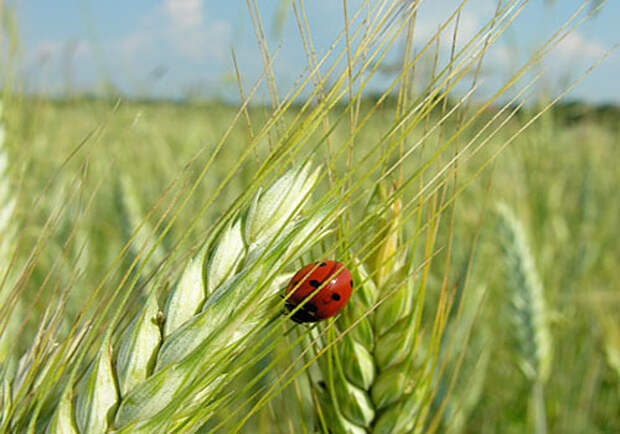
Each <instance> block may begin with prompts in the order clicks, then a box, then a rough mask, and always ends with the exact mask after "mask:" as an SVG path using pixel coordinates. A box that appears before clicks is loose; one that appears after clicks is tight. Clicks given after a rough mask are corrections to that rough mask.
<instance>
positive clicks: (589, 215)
mask: <svg viewBox="0 0 620 434" xmlns="http://www.w3.org/2000/svg"><path fill="white" fill-rule="evenodd" d="M18 107H19V111H11V112H9V113H10V114H8V116H7V131H8V132H9V137H10V141H11V142H12V143H13V145H17V144H19V146H12V147H11V148H10V149H11V150H12V152H13V153H14V155H12V158H14V161H20V162H22V163H21V165H19V166H18V169H19V170H18V174H16V175H17V176H16V179H18V183H19V193H20V196H21V200H20V204H21V206H20V208H19V210H18V214H17V218H18V219H19V220H21V221H24V222H27V223H25V224H24V226H23V227H24V230H23V231H22V232H21V233H20V240H21V241H20V243H21V244H22V246H23V249H20V251H22V252H23V253H24V254H26V253H28V252H29V251H30V249H29V246H32V245H34V244H35V242H36V239H37V237H38V236H39V235H40V229H41V228H42V227H43V225H45V224H46V222H47V219H48V217H49V216H50V215H53V214H54V212H55V211H56V210H58V209H59V206H60V204H63V205H65V206H66V209H64V211H63V212H64V213H67V214H66V215H65V216H64V217H63V218H62V219H60V220H59V222H58V223H57V225H58V226H59V227H58V229H57V230H56V231H54V233H53V235H52V239H51V240H50V241H49V242H47V243H46V245H45V247H44V249H43V251H42V253H41V257H40V259H39V261H38V263H37V266H36V270H35V272H34V277H33V279H32V280H31V282H30V283H29V286H28V290H27V291H28V292H27V294H28V295H27V296H28V297H29V298H30V297H32V302H31V304H30V305H29V310H30V312H31V316H30V318H29V321H30V323H31V324H30V327H29V328H30V329H32V328H34V326H35V324H36V322H37V320H38V318H39V316H38V315H37V312H42V311H43V310H44V308H45V307H46V303H47V301H46V291H42V293H41V291H39V289H40V288H41V287H43V286H44V285H45V281H46V279H49V276H48V274H47V273H48V272H49V270H50V269H51V268H53V267H59V271H58V272H59V273H61V274H62V273H63V267H67V269H66V270H65V271H64V272H65V273H66V275H67V276H71V275H72V274H73V271H74V267H75V265H76V264H78V265H81V266H83V267H84V269H83V270H81V273H80V274H79V277H77V279H78V282H77V285H78V286H79V287H82V288H84V290H80V291H73V292H72V293H71V295H70V297H71V299H70V305H71V304H73V307H72V309H70V310H71V311H73V312H74V313H77V312H78V311H79V309H80V306H81V303H82V301H83V297H84V296H85V295H86V294H87V292H88V288H93V287H95V286H96V285H97V284H98V281H99V279H100V278H101V276H102V275H103V274H104V272H105V270H106V268H107V267H109V266H110V264H111V263H112V261H113V259H114V257H115V255H116V254H117V253H118V252H119V251H120V250H121V248H122V247H123V245H124V244H125V242H126V241H127V240H128V239H129V237H130V235H131V232H132V230H133V227H132V226H131V225H132V222H131V221H130V219H129V217H128V215H127V213H128V212H127V206H126V204H124V202H123V200H122V199H120V197H121V196H122V195H120V194H119V191H122V189H123V188H124V187H123V183H125V184H128V185H131V186H132V187H131V188H133V189H134V190H135V193H134V195H135V196H134V199H135V200H136V201H137V206H138V207H139V208H138V209H139V210H140V211H139V212H142V213H145V212H146V211H147V210H149V209H151V207H152V206H153V205H154V204H155V203H156V201H157V199H158V197H159V195H160V194H161V192H162V191H165V189H166V188H167V187H168V185H169V184H170V183H172V182H174V181H175V179H177V178H178V177H179V174H180V173H183V168H184V166H185V165H186V164H187V162H188V161H192V159H193V158H195V159H196V160H195V161H197V162H200V161H202V160H204V159H206V158H208V156H209V149H211V148H212V147H213V146H214V144H215V143H216V141H217V138H218V137H220V136H221V135H222V134H223V133H224V131H225V129H226V128H227V126H228V125H230V122H231V119H232V118H233V116H234V113H235V108H234V107H230V106H227V105H224V104H221V103H204V104H194V105H191V104H189V105H185V104H175V103H166V102H150V103H138V102H131V101H123V102H120V103H118V104H117V103H115V102H114V101H100V100H73V101H66V102H55V101H49V100H23V101H21V102H20V103H19V105H18ZM393 110H394V107H393V106H390V104H389V103H386V104H385V105H384V106H383V107H382V108H381V109H380V111H379V113H377V114H376V115H375V117H374V118H373V120H372V122H371V123H370V124H369V125H368V126H367V130H366V131H367V132H368V133H367V134H364V135H362V136H360V137H361V140H360V142H359V143H358V145H357V146H360V147H363V146H371V145H372V144H373V142H374V140H375V139H376V137H377V136H378V135H379V133H380V132H381V130H382V127H381V125H382V123H384V122H385V119H391V118H392V117H393ZM489 111H490V112H493V109H490V110H489ZM251 112H252V116H251V117H252V119H253V120H255V122H257V123H258V122H259V119H261V116H263V108H262V107H260V106H258V107H253V108H252V110H251ZM293 114H294V111H293V112H292V113H290V116H293ZM336 116H337V113H334V117H336ZM528 116H529V113H528V110H523V111H522V113H520V114H519V115H518V116H517V117H516V118H515V119H514V120H511V121H510V123H509V125H508V126H507V127H506V128H504V130H503V131H502V133H501V136H498V137H497V138H496V140H495V139H494V142H493V143H490V144H489V145H488V146H486V147H485V148H484V150H483V151H482V153H481V155H479V156H476V157H474V158H480V159H481V161H484V160H485V159H486V158H488V156H489V155H490V153H492V152H494V151H495V150H496V148H497V146H499V145H500V144H502V143H503V142H504V140H505V138H506V137H509V136H510V135H512V134H513V133H514V131H516V129H517V128H519V127H520V126H521V124H522V122H523V121H522V120H524V119H527V118H528ZM102 120H103V122H102ZM480 122H481V124H482V122H483V121H482V120H480ZM102 124H103V125H102ZM619 125H620V116H619V111H618V109H616V108H613V107H612V108H606V109H605V108H600V107H592V106H586V105H583V104H568V105H560V106H557V107H556V108H555V109H553V110H551V111H549V112H547V113H546V114H545V115H544V117H543V118H542V119H541V120H540V121H539V122H538V123H536V124H535V125H534V126H533V127H532V128H530V129H529V130H527V131H526V132H524V133H523V134H521V135H520V136H519V137H518V138H517V139H516V141H515V142H514V144H512V145H511V146H509V147H508V148H507V149H505V150H504V151H502V153H501V155H500V156H499V157H498V158H497V160H495V162H494V163H492V165H491V166H490V168H489V169H488V170H486V171H485V172H483V173H482V175H481V176H480V177H478V179H476V180H475V181H474V182H473V184H471V185H470V186H469V187H468V188H467V189H466V190H465V191H464V193H463V194H462V196H461V197H460V198H459V199H458V201H457V207H456V209H457V217H456V229H455V231H454V234H455V235H454V237H455V241H454V243H455V244H454V255H455V257H456V258H457V259H456V260H455V262H456V264H457V266H456V267H455V268H456V269H457V271H458V267H459V265H458V264H461V266H462V265H463V264H465V262H466V260H467V258H468V255H469V253H470V252H469V249H470V246H471V243H472V238H473V237H474V236H475V234H476V233H477V232H478V230H480V241H479V245H478V248H477V249H478V250H477V252H476V253H475V259H474V262H473V268H472V275H471V277H470V279H469V283H468V284H469V285H470V287H471V288H473V290H474V291H481V290H483V289H485V290H486V296H485V297H486V298H485V300H486V302H485V304H484V306H483V308H482V311H481V313H480V317H479V318H478V320H477V321H476V324H475V326H474V331H473V333H474V336H478V333H479V334H480V336H482V337H481V338H480V339H483V342H484V344H483V345H482V348H484V352H481V353H480V354H483V355H484V358H483V359H478V358H476V357H473V358H472V360H471V361H469V363H472V364H473V366H467V365H465V366H464V367H463V370H464V374H463V376H464V380H462V381H463V383H462V384H461V387H462V390H458V386H457V390H456V391H455V392H454V393H460V394H467V392H468V390H477V389H478V388H480V390H479V391H478V392H476V393H478V394H479V395H478V396H477V399H476V400H475V403H474V404H473V405H472V406H471V408H468V409H467V411H468V413H469V414H468V415H467V421H466V422H463V423H464V428H465V431H466V432H487V431H488V432H524V431H527V426H528V422H527V405H528V404H527V402H528V401H527V396H528V388H527V382H526V381H525V379H524V377H523V375H522V373H521V372H520V371H519V369H518V367H517V366H516V365H515V363H514V362H513V360H512V359H513V351H512V349H511V348H512V347H511V343H510V339H509V337H508V335H509V332H510V328H511V324H510V322H509V321H508V320H507V315H506V314H505V312H504V309H503V306H504V304H505V302H506V297H507V295H506V289H505V284H504V280H505V279H504V275H503V272H502V266H501V263H500V260H499V258H500V257H499V247H498V239H497V231H496V223H495V215H494V212H493V206H494V204H495V203H497V202H504V203H507V204H509V205H510V206H512V207H513V208H514V209H515V211H516V212H517V213H518V215H519V216H520V218H521V219H522V220H523V221H524V222H525V225H526V227H527V237H528V240H529V242H530V243H531V248H532V253H533V256H534V258H535V261H536V265H537V267H538V270H539V274H540V276H541V279H542V282H543V285H544V288H545V297H546V299H547V303H548V307H549V309H550V312H551V330H552V334H553V354H554V357H553V368H552V371H553V374H552V375H551V377H550V379H549V385H548V391H547V399H548V401H547V408H548V414H549V423H550V428H551V430H552V432H609V433H611V432H615V431H616V430H617V429H618V428H619V427H620V413H619V412H618V409H619V407H618V405H619V404H620V397H619V393H620V389H619V388H620V383H619V378H618V375H619V371H618V368H619V366H618V351H620V329H619V323H618V306H619V304H620V287H619V284H620V278H619V274H618V273H619V270H618V264H619V263H620V247H619V244H618V227H620V196H619V195H618V193H617V188H618V185H619V183H620V171H618V170H617V162H618V161H620V154H619V152H620V149H619V148H618V143H619V140H620V128H619ZM452 127H453V125H450V124H448V125H447V126H446V131H449V130H450V128H452ZM473 130H474V131H475V130H476V129H475V128H474V129H473ZM446 131H444V134H447V133H446ZM373 132H374V134H373ZM247 134H248V130H247V127H245V126H243V125H240V126H239V127H238V128H235V130H234V131H233V133H232V136H231V139H230V140H229V143H228V144H227V145H226V146H225V148H224V149H223V151H222V154H221V156H220V157H219V159H218V162H217V165H216V166H215V167H214V170H213V171H212V172H211V174H210V176H209V177H208V178H207V179H205V181H204V182H202V183H201V184H200V185H199V187H198V188H199V189H200V191H199V192H198V194H196V195H195V197H194V198H193V199H192V202H191V203H190V204H189V208H188V209H187V210H186V212H184V213H183V214H181V216H180V218H179V220H178V221H177V222H176V223H175V225H174V226H173V227H172V231H171V232H170V233H169V234H168V235H167V236H166V238H165V239H164V241H163V246H164V248H166V246H168V247H169V246H172V245H173V244H174V243H175V242H176V241H178V238H179V237H180V236H181V234H182V232H183V230H184V228H185V227H186V226H187V225H189V224H190V223H191V219H192V216H194V215H195V214H196V213H198V211H199V209H200V207H201V205H202V204H201V202H200V198H201V197H206V196H207V195H208V194H209V192H211V191H212V190H213V189H215V188H216V187H217V186H218V185H219V184H220V183H221V181H222V180H223V179H224V177H225V176H226V175H227V174H228V173H229V171H230V170H231V168H232V167H233V166H234V165H235V163H237V161H238V155H239V154H240V153H241V152H243V150H244V146H245V143H246V140H247ZM332 140H333V143H337V142H338V131H336V132H335V133H334V134H333V135H332ZM428 140H429V142H432V141H433V140H437V137H436V136H434V137H431V138H429V139H428ZM82 143H83V144H82ZM268 147H269V143H264V144H263V147H262V151H263V152H266V150H267V149H268ZM76 150H77V151H76ZM73 152H77V154H76V155H73V156H72V157H71V158H69V157H70V156H71V155H72V153H73ZM260 152H261V149H259V150H258V152H257V156H256V157H257V158H258V159H260V158H261V157H262V156H261V155H260ZM326 158H327V157H326V156H325V155H320V156H317V157H316V159H317V160H325V159H326ZM256 161H258V160H254V159H253V158H251V159H249V160H248V162H247V163H244V165H243V166H242V167H241V169H240V170H239V171H238V172H237V173H236V174H235V176H234V178H233V180H232V182H231V183H230V185H229V186H228V187H226V188H227V193H226V194H225V195H223V196H222V198H225V199H228V198H231V199H232V198H234V197H236V195H237V194H239V193H240V192H241V191H242V190H243V188H244V185H245V184H246V183H247V182H248V181H247V180H248V179H249V178H250V177H251V174H252V172H253V171H254V170H256V167H257V162H256ZM196 165H198V163H196ZM411 165H412V166H413V165H415V161H412V162H411ZM470 166H473V168H475V167H476V166H475V165H474V164H473V163H471V162H470V163H467V164H464V170H463V171H462V172H460V175H459V176H462V177H463V178H467V177H468V176H470V175H471V171H469V170H468V167H470ZM187 170H190V171H191V170H194V168H189V169H187ZM472 170H473V169H472ZM76 183H79V184H80V185H79V187H78V188H76V187H75V186H76ZM93 193H96V197H97V199H96V200H94V201H92V205H91V204H90V200H89V199H90V195H91V194H93ZM33 203H34V204H35V205H34V206H33ZM228 205H229V204H228V203H220V202H218V203H216V204H214V205H213V206H212V207H210V208H209V209H208V210H207V212H206V214H205V217H204V219H201V220H200V221H198V223H197V225H196V226H195V229H194V232H195V234H196V237H198V236H199V234H200V233H201V231H203V230H204V229H205V228H207V227H209V224H210V223H211V222H212V221H213V219H215V217H217V216H218V214H219V213H220V212H221V210H222V209H225V208H226V206H228ZM220 206H221V207H220ZM72 215H74V216H75V215H79V219H78V220H74V219H73V218H71V216H72ZM481 216H483V218H484V220H483V222H482V228H481V229H479V225H480V218H481ZM128 219H129V220H128ZM151 220H152V221H156V220H157V219H156V218H153V219H151ZM76 221H77V225H78V230H77V231H74V228H73V226H72V225H73V224H75V223H76ZM138 222H140V219H138ZM134 223H135V222H134ZM178 228H181V229H180V230H178ZM177 230H178V233H177ZM75 234H77V235H75ZM59 254H60V255H61V256H63V257H62V261H61V262H63V263H61V264H58V257H59ZM455 272H456V271H455ZM441 273H442V270H441V269H438V270H437V271H436V275H435V276H431V277H432V278H434V279H435V281H434V282H433V281H432V280H431V284H432V285H435V286H438V285H439V284H440V282H439V281H440V279H441ZM65 284H67V283H65ZM72 284H73V285H76V283H75V282H72ZM49 290H50V291H51V288H49ZM50 293H51V292H50ZM20 345H22V346H23V349H25V348H26V346H27V345H28V341H24V340H22V341H20ZM480 354H479V356H480ZM481 360H483V361H484V366H478V365H477V363H480V361H481ZM466 363H467V361H466ZM476 366H478V367H476ZM475 369H478V370H481V371H482V374H481V375H480V376H477V377H470V376H469V375H470V374H469V373H468V372H471V370H475ZM468 370H470V371H468ZM470 379H471V381H479V382H480V383H481V384H479V385H472V384H468V380H470ZM446 419H447V420H450V419H451V417H450V413H449V412H448V416H447V417H446Z"/></svg>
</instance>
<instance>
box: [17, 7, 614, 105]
mask: <svg viewBox="0 0 620 434" xmlns="http://www.w3.org/2000/svg"><path fill="white" fill-rule="evenodd" d="M257 3H258V4H259V5H260V13H261V18H262V20H263V24H264V28H265V33H266V35H267V38H268V42H269V46H270V50H271V51H272V52H273V51H276V50H277V51H278V56H277V61H276V63H275V66H274V69H275V74H276V77H277V83H278V87H279V88H280V89H287V88H288V87H289V86H290V85H291V84H292V83H293V82H294V81H295V79H296V78H297V77H298V76H299V74H300V73H302V72H303V68H304V66H305V65H306V60H305V54H304V51H303V46H302V44H301V39H300V36H299V32H298V28H297V24H296V21H295V16H294V14H293V11H292V9H291V8H290V7H289V8H288V11H284V15H282V13H281V14H280V15H279V14H278V11H282V5H283V4H288V3H290V1H289V2H282V1H280V0H259V1H257ZM552 3H553V5H551V6H550V5H549V2H545V1H544V0H532V1H530V3H529V4H528V5H527V6H526V7H525V9H524V10H523V12H522V13H521V15H520V16H519V17H518V18H517V20H516V22H514V23H513V25H512V26H511V28H510V29H509V31H508V32H506V34H505V35H504V36H502V38H501V39H500V40H498V41H497V43H496V46H495V47H494V49H493V51H490V52H489V55H488V63H487V65H486V67H485V70H484V74H483V75H484V76H485V77H486V78H485V79H486V81H487V82H488V83H489V86H490V85H491V83H494V82H499V81H501V80H502V78H505V77H507V76H508V73H509V71H511V70H513V69H514V68H515V67H516V66H517V65H518V64H519V63H520V62H522V61H523V60H525V59H526V57H527V56H528V55H529V54H531V53H532V52H533V51H534V50H535V49H536V48H537V47H538V46H539V45H540V44H541V43H542V42H543V41H544V40H545V38H546V37H548V36H549V35H551V33H552V32H553V31H554V30H555V29H557V27H558V26H559V25H561V24H562V22H564V20H565V19H566V18H567V17H569V16H570V15H571V14H572V12H573V11H575V10H576V8H577V7H578V6H579V5H580V4H581V2H580V1H577V0H556V1H555V2H552ZM14 4H16V6H15V7H16V15H17V21H18V29H19V39H20V58H19V59H20V60H19V62H18V64H19V73H20V77H21V78H22V79H23V82H24V86H25V88H26V89H27V90H28V91H30V92H45V93H48V94H55V95H58V94H60V95H62V94H63V93H64V92H66V91H67V90H69V91H71V92H76V91H79V92H82V91H90V92H93V91H94V92H103V91H104V89H105V88H106V83H107V84H111V85H112V86H113V87H114V88H115V89H118V90H120V91H121V92H123V93H125V94H127V95H132V96H147V97H167V98H168V97H169V98H183V97H187V96H193V97H212V96H216V97H224V98H231V97H233V96H234V95H236V93H237V91H236V85H235V83H234V81H232V80H231V77H232V72H233V69H232V61H231V54H230V53H231V48H234V50H235V53H236V56H237V58H238V61H239V65H240V69H241V73H242V74H243V77H244V86H245V87H246V88H249V87H250V86H251V83H252V82H253V81H254V80H255V79H256V78H257V77H258V76H259V74H260V72H261V71H262V62H261V58H260V53H259V50H258V45H257V42H256V38H255V36H254V30H253V27H252V24H251V20H250V15H249V12H248V10H247V7H246V2H245V1H227V2H224V1H215V0H210V1H208V0H131V1H127V0H124V1H122V0H107V1H94V0H90V1H87V0H55V1H46V0H22V1H20V2H18V3H14ZM347 4H348V8H349V11H350V12H349V14H351V13H352V12H351V11H354V10H356V9H357V5H359V4H360V1H359V0H348V2H347ZM456 4H457V2H456V1H453V0H426V2H423V3H422V6H421V8H420V11H419V15H418V26H417V29H416V39H415V40H416V46H422V43H423V42H424V41H425V40H427V39H428V37H429V35H431V34H432V33H433V32H434V30H435V29H436V28H437V26H438V24H439V23H440V22H441V21H442V19H443V18H445V17H446V16H447V14H448V13H449V12H451V11H452V10H453V9H454V6H455V5H456ZM304 5H305V7H306V12H307V18H308V22H309V25H310V29H311V32H312V37H313V42H314V45H315V48H316V51H317V53H321V52H323V51H324V50H326V49H327V48H328V47H329V46H330V44H331V43H332V41H333V40H334V38H335V37H336V35H337V33H338V32H339V31H340V30H341V29H342V27H343V20H344V19H343V8H342V1H339V0H312V1H310V0H307V1H305V2H304ZM494 8H495V2H494V1H492V0H471V1H470V2H469V4H468V5H467V6H466V8H465V9H464V11H463V14H462V17H461V25H460V29H461V31H460V37H459V39H460V42H464V41H466V40H467V39H468V37H470V36H471V35H473V34H474V33H475V32H476V30H477V29H478V28H480V26H481V25H483V24H484V23H485V22H486V20H488V19H489V18H490V16H491V14H492V13H493V11H494ZM277 16H285V17H286V18H285V21H283V22H282V21H278V20H277V19H276V17H277ZM278 23H281V25H280V26H278ZM619 23H620V1H617V0H612V1H610V2H608V4H606V5H605V6H604V8H603V9H602V10H601V11H600V13H598V14H597V15H596V16H595V17H593V18H592V19H590V20H588V21H587V22H585V23H584V24H583V25H581V26H580V27H579V28H578V29H577V30H576V31H575V32H574V33H572V34H571V35H569V36H568V37H567V38H566V39H565V40H564V42H563V43H562V44H561V45H560V46H559V47H557V49H556V50H555V51H554V53H553V54H551V55H550V56H549V57H548V58H547V61H546V62H545V68H546V72H545V77H544V79H543V80H542V82H541V83H543V87H545V89H547V90H549V92H551V93H553V92H554V91H557V89H560V88H562V86H563V84H564V83H566V82H567V80H569V79H571V78H574V77H576V76H577V75H578V74H579V73H580V72H581V71H583V69H584V68H585V67H587V66H588V65H590V64H592V63H593V62H594V61H595V60H596V59H597V58H598V57H600V56H601V55H602V54H603V53H604V52H605V51H606V50H608V49H609V48H611V47H612V46H613V45H614V44H616V43H618V42H620V31H619V30H618V26H619ZM449 43H450V36H449V34H448V32H446V36H445V37H444V38H443V39H442V44H444V45H445V47H444V50H443V51H444V54H445V52H447V49H448V45H449ZM617 51H620V50H617ZM619 76H620V55H619V53H617V52H615V53H614V54H612V56H611V57H609V58H608V59H607V61H606V62H605V63H604V64H603V65H601V66H600V67H598V68H597V69H596V70H595V71H594V72H593V73H592V74H591V75H590V76H589V77H588V78H587V79H586V80H585V81H584V82H583V83H582V84H580V85H579V86H578V87H577V88H576V89H575V90H574V91H573V92H572V93H571V95H570V96H571V97H572V98H579V99H585V100H587V101H590V102H614V103H620V80H618V77H619ZM384 80H385V81H387V80H388V77H385V78H384ZM382 85H383V84H382V83H381V77H378V79H377V80H376V83H375V84H374V86H375V87H376V88H377V89H378V88H381V86H382ZM260 96H261V95H259V97H260ZM262 96H264V95H262Z"/></svg>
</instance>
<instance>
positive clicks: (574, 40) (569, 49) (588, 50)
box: [557, 32, 605, 60]
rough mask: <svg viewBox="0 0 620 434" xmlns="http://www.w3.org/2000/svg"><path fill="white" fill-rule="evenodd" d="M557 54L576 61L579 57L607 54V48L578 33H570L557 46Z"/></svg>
mask: <svg viewBox="0 0 620 434" xmlns="http://www.w3.org/2000/svg"><path fill="white" fill-rule="evenodd" d="M557 53H558V54H559V55H560V56H562V57H564V58H569V60H570V59H574V58H577V57H588V58H593V57H599V56H601V55H603V53H605V48H603V46H602V45H601V44H599V43H598V42H595V41H591V40H589V39H587V38H586V37H584V36H583V35H581V34H580V33H577V32H572V33H569V34H568V35H567V36H566V37H565V38H564V39H563V40H562V42H560V43H559V44H558V46H557Z"/></svg>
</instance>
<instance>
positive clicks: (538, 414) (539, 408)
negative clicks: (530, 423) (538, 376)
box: [532, 380, 547, 434]
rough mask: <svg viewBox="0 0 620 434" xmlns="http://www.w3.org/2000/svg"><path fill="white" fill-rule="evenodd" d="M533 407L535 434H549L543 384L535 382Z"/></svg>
mask: <svg viewBox="0 0 620 434" xmlns="http://www.w3.org/2000/svg"><path fill="white" fill-rule="evenodd" d="M532 405H533V407H534V433H535V434H547V414H546V410H545V396H544V391H543V384H542V383H541V382H540V381H538V380H537V381H535V382H534V385H533V387H532Z"/></svg>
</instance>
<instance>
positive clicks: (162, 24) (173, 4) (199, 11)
mask: <svg viewBox="0 0 620 434" xmlns="http://www.w3.org/2000/svg"><path fill="white" fill-rule="evenodd" d="M230 35H231V29H230V25H229V24H228V23H227V22H225V21H220V20H208V19H207V15H206V13H205V7H204V1H203V0H163V2H162V3H160V4H159V5H158V6H157V7H156V8H154V9H153V10H151V11H150V12H149V13H147V14H145V15H144V16H143V18H142V20H141V21H140V23H139V24H138V25H137V26H136V28H135V29H134V31H133V32H131V33H130V34H128V35H126V36H125V37H124V38H123V40H122V41H121V44H120V45H121V49H122V51H123V53H124V54H125V55H126V56H129V57H134V56H135V55H136V54H138V53H139V52H140V51H142V52H145V51H146V52H153V51H154V50H158V51H162V49H163V47H164V46H166V47H168V48H171V49H172V50H173V51H176V52H177V53H179V54H181V55H182V56H184V57H185V58H188V59H190V60H204V59H212V58H216V59H217V60H223V58H224V57H225V55H226V49H227V47H228V44H229V41H230Z"/></svg>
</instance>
